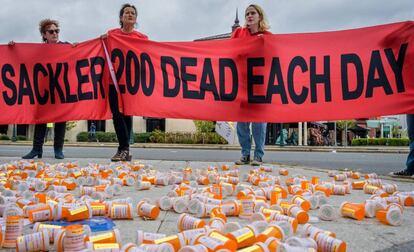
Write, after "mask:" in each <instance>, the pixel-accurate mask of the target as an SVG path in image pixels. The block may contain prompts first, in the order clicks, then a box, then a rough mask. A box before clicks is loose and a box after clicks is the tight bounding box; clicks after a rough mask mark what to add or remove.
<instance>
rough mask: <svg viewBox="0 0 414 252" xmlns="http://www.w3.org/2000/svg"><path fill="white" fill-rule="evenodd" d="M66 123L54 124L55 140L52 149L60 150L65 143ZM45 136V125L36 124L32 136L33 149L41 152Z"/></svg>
mask: <svg viewBox="0 0 414 252" xmlns="http://www.w3.org/2000/svg"><path fill="white" fill-rule="evenodd" d="M65 131H66V122H58V123H55V139H54V143H53V147H54V148H55V150H62V149H63V143H64V141H65ZM45 136H46V124H36V125H35V130H34V136H33V149H35V150H42V148H43V143H44V142H45Z"/></svg>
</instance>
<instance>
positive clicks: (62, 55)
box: [0, 39, 111, 124]
mask: <svg viewBox="0 0 414 252" xmlns="http://www.w3.org/2000/svg"><path fill="white" fill-rule="evenodd" d="M0 55H1V56H0V57H1V58H0V69H1V72H0V74H1V78H0V111H1V113H0V124H34V123H47V122H61V121H68V120H86V119H91V120H98V119H109V118H111V113H110V109H109V104H108V102H107V100H108V85H107V82H108V81H107V80H105V79H104V78H107V77H108V76H107V75H108V74H107V72H108V71H107V67H106V60H105V56H104V51H103V49H102V41H101V40H100V39H94V40H90V41H87V42H84V43H80V44H77V46H76V47H72V45H70V44H54V45H52V44H23V43H21V44H20V43H17V44H15V45H13V46H8V45H1V46H0Z"/></svg>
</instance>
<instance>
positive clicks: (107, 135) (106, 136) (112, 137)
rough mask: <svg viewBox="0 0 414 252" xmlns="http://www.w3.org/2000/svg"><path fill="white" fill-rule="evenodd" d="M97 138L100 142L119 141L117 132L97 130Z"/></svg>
mask: <svg viewBox="0 0 414 252" xmlns="http://www.w3.org/2000/svg"><path fill="white" fill-rule="evenodd" d="M96 139H97V140H98V142H105V143H111V142H118V140H117V137H116V133H115V132H102V131H97V132H96Z"/></svg>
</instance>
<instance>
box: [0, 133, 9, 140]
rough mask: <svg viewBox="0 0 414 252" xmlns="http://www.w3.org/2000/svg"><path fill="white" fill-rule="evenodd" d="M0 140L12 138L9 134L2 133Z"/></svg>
mask: <svg viewBox="0 0 414 252" xmlns="http://www.w3.org/2000/svg"><path fill="white" fill-rule="evenodd" d="M0 140H10V138H9V136H7V135H4V134H0Z"/></svg>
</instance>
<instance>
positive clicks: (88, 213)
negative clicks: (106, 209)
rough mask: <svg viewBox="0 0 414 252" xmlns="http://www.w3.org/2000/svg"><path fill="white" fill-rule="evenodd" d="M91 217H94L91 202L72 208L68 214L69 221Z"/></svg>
mask: <svg viewBox="0 0 414 252" xmlns="http://www.w3.org/2000/svg"><path fill="white" fill-rule="evenodd" d="M89 218H92V209H91V207H90V205H89V204H85V205H80V206H77V207H74V208H71V209H69V211H68V214H67V215H66V220H67V221H77V220H86V219H89Z"/></svg>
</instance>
